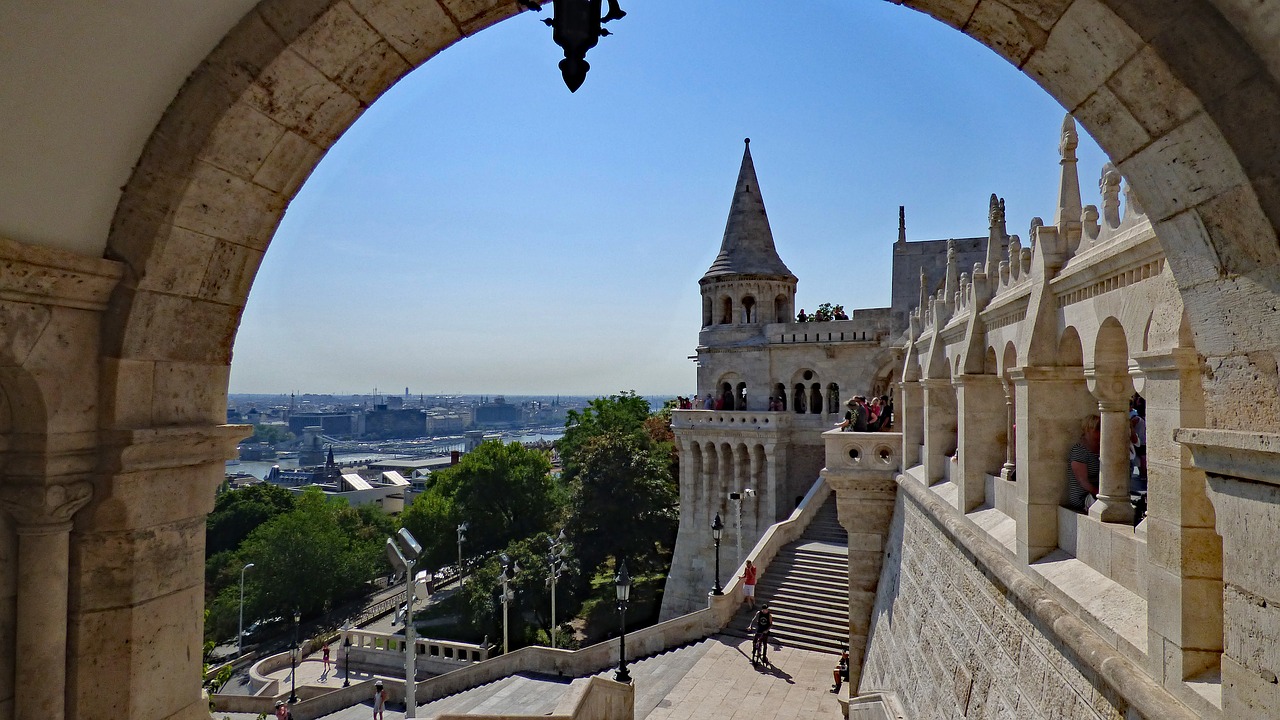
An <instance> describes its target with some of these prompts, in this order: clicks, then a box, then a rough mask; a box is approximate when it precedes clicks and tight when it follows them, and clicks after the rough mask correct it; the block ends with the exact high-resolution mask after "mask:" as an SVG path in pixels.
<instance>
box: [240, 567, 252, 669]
mask: <svg viewBox="0 0 1280 720" xmlns="http://www.w3.org/2000/svg"><path fill="white" fill-rule="evenodd" d="M251 567H255V565H254V564H253V563H246V564H245V566H244V567H242V568H240V634H239V635H236V656H237V657H239V656H241V655H243V654H244V571H245V570H248V569H249V568H251Z"/></svg>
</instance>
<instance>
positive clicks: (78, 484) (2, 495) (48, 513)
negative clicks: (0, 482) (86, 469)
mask: <svg viewBox="0 0 1280 720" xmlns="http://www.w3.org/2000/svg"><path fill="white" fill-rule="evenodd" d="M92 496H93V486H92V485H90V484H89V483H88V482H85V481H73V482H67V483H54V484H49V485H27V484H21V485H5V486H3V487H0V508H4V510H5V512H7V513H9V515H11V516H13V519H14V520H16V521H17V522H18V523H19V525H27V526H42V525H54V526H67V528H66V529H68V530H69V529H70V526H69V523H70V522H71V517H72V516H73V515H75V514H76V511H77V510H79V509H80V508H82V507H84V506H85V505H86V504H88V502H89V499H90V498H91V497H92ZM22 530H23V529H22V528H21V527H20V528H19V529H18V532H22Z"/></svg>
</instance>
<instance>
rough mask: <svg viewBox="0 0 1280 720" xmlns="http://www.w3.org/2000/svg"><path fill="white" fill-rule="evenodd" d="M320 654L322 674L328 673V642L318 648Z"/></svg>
mask: <svg viewBox="0 0 1280 720" xmlns="http://www.w3.org/2000/svg"><path fill="white" fill-rule="evenodd" d="M320 656H321V658H323V660H324V674H325V675H328V674H329V643H325V644H324V647H322V648H320Z"/></svg>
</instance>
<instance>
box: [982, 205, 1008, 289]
mask: <svg viewBox="0 0 1280 720" xmlns="http://www.w3.org/2000/svg"><path fill="white" fill-rule="evenodd" d="M987 219H988V220H989V221H990V231H989V232H988V234H987V261H986V269H985V272H986V273H987V277H989V278H993V279H994V278H995V277H997V275H998V273H999V272H1000V261H1001V260H1003V259H1004V246H1005V237H1007V235H1006V233H1005V222H1004V198H999V197H996V194H995V193H991V204H990V207H989V208H988V210H987Z"/></svg>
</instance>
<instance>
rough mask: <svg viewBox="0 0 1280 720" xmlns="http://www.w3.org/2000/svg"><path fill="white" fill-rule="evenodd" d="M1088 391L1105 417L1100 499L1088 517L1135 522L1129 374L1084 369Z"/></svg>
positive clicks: (1099, 488) (1100, 414)
mask: <svg viewBox="0 0 1280 720" xmlns="http://www.w3.org/2000/svg"><path fill="white" fill-rule="evenodd" d="M1085 379H1086V380H1087V381H1088V383H1089V392H1091V393H1093V396H1094V397H1096V398H1097V399H1098V415H1099V416H1100V417H1101V418H1102V444H1101V448H1100V452H1099V456H1100V458H1101V464H1100V467H1099V475H1098V500H1097V502H1095V503H1094V504H1093V507H1091V508H1089V516H1090V517H1094V518H1097V519H1099V520H1101V521H1103V522H1113V523H1132V522H1133V505H1131V504H1130V503H1129V396H1130V395H1131V394H1132V393H1133V384H1132V380H1131V379H1130V377H1129V374H1128V373H1127V372H1126V373H1123V374H1120V373H1105V372H1098V371H1096V370H1093V369H1086V370H1085Z"/></svg>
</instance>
